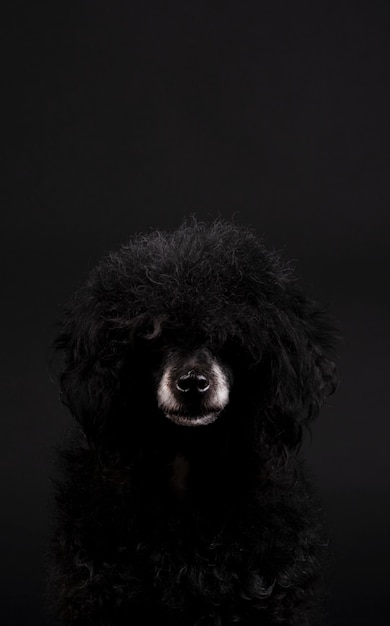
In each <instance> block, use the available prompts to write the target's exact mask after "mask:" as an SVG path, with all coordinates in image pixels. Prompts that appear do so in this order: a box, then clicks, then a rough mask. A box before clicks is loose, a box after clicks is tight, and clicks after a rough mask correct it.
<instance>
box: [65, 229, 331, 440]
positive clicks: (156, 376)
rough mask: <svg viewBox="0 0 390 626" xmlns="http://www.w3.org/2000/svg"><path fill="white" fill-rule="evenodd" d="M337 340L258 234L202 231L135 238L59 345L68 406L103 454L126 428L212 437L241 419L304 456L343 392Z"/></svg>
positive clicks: (88, 289) (97, 280) (105, 269)
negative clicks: (310, 429)
mask: <svg viewBox="0 0 390 626" xmlns="http://www.w3.org/2000/svg"><path fill="white" fill-rule="evenodd" d="M333 339H334V333H333V330H332V328H331V326H330V325H329V323H328V321H327V318H326V315H325V314H324V313H323V311H322V309H321V307H319V306H318V305H317V304H316V303H315V302H313V301H312V300H311V299H310V298H308V297H307V296H305V295H304V294H303V293H302V292H301V291H300V290H299V289H298V288H297V287H296V283H295V279H294V277H293V275H292V272H291V268H290V267H289V266H288V265H286V264H283V263H282V262H281V260H280V258H279V257H278V256H277V255H275V254H274V253H270V252H269V251H267V250H266V249H265V248H264V246H263V244H262V243H261V242H259V241H258V239H257V238H256V237H255V236H254V235H253V233H252V232H251V231H248V230H247V229H243V228H239V227H237V226H235V225H233V224H230V223H224V222H220V221H217V222H214V223H212V224H210V225H204V224H199V223H196V222H194V223H192V224H190V225H184V226H183V227H181V228H180V229H179V230H177V231H176V232H174V233H172V234H161V233H152V234H150V235H149V236H145V237H138V238H135V239H134V240H132V241H131V242H130V243H129V244H128V245H127V246H124V247H123V248H122V249H121V250H119V252H117V253H115V254H111V255H110V256H109V257H107V258H106V259H104V260H103V261H102V262H101V263H100V265H98V267H97V268H96V269H95V270H94V271H93V272H92V274H91V276H90V279H89V281H88V282H87V284H86V285H85V287H84V288H83V289H81V290H80V291H79V292H78V293H77V294H76V296H75V298H74V300H73V302H72V303H71V305H70V306H69V308H68V311H67V313H66V315H65V320H64V324H63V327H62V330H61V333H60V336H59V338H58V342H57V347H58V348H59V349H60V350H62V351H63V352H64V366H63V369H62V373H61V375H60V384H61V393H62V398H63V401H64V402H65V404H67V405H68V406H69V408H70V409H71V411H72V413H73V414H74V415H75V417H76V418H77V419H78V420H79V422H80V423H81V424H82V426H83V428H84V430H85V432H86V434H87V436H88V437H89V439H90V440H91V441H94V442H97V441H99V442H101V441H104V440H105V437H106V432H107V430H110V432H111V433H114V439H115V436H117V437H118V434H117V435H115V429H117V433H119V432H123V425H124V424H131V423H135V422H137V423H138V424H139V423H142V424H143V428H144V430H145V431H147V429H148V428H152V427H153V425H152V422H153V420H157V421H159V420H160V421H161V420H165V421H166V423H170V424H171V425H172V424H173V425H174V426H175V427H177V428H178V429H187V430H188V428H189V427H192V428H194V427H198V428H202V429H205V428H208V427H209V428H210V427H211V426H210V425H211V424H213V423H215V422H218V423H219V422H220V420H223V419H225V418H226V416H229V419H230V418H231V416H232V414H233V413H234V415H233V419H234V418H235V417H234V416H236V419H237V420H239V421H240V423H241V426H240V427H241V428H243V427H244V426H243V424H245V423H246V424H249V423H253V422H254V421H256V422H257V424H259V423H260V424H261V428H260V430H263V431H264V432H267V433H268V436H269V437H270V438H273V439H279V440H280V441H281V442H282V443H283V445H287V446H291V447H293V446H296V445H298V444H299V443H300V440H301V431H302V425H303V424H305V423H308V422H309V421H310V420H312V419H313V418H314V417H315V416H316V415H317V413H318V411H319V409H320V406H321V404H322V403H323V401H324V399H325V398H326V397H327V396H328V395H329V394H330V393H332V391H333V390H334V388H335V384H336V377H335V368H334V364H333V360H332V358H331V353H332V343H333ZM233 409H234V411H233ZM121 429H122V430H121ZM121 443H122V442H121Z"/></svg>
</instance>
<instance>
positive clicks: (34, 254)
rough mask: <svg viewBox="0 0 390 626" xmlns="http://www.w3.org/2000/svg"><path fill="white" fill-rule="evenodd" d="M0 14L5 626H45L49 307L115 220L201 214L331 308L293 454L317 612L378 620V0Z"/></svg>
mask: <svg viewBox="0 0 390 626" xmlns="http://www.w3.org/2000/svg"><path fill="white" fill-rule="evenodd" d="M2 30H3V34H2V38H1V41H2V46H3V51H2V56H1V61H2V66H3V69H2V96H1V101H2V105H4V104H5V109H3V114H2V116H1V119H2V125H3V132H2V137H3V139H2V153H3V157H4V164H3V166H2V173H3V175H4V181H3V182H2V184H1V189H2V195H3V197H4V199H3V200H2V209H1V211H2V222H3V227H2V229H1V231H2V235H3V237H4V242H3V244H2V246H1V252H2V254H3V261H2V280H1V301H2V306H1V311H2V316H3V321H2V324H1V327H2V335H3V338H2V340H1V349H2V350H1V352H2V359H1V366H2V401H4V407H3V409H2V416H1V432H2V443H3V452H2V455H1V463H2V467H1V478H2V483H3V484H2V494H3V495H2V508H1V529H0V538H1V543H2V546H1V563H2V566H3V567H4V572H3V573H2V579H1V585H0V594H1V598H0V606H1V607H2V610H3V611H4V617H3V619H1V623H2V624H4V625H6V626H8V625H9V626H11V625H12V626H21V625H22V624H23V626H24V625H26V624H29V625H30V626H35V625H38V624H43V623H44V617H43V613H42V599H41V594H42V589H43V579H44V560H43V555H44V547H45V542H46V540H47V534H48V517H49V515H48V500H49V496H50V491H51V485H50V481H49V476H50V474H51V472H52V464H53V458H54V452H53V448H54V445H55V444H56V443H58V442H60V441H62V439H63V437H64V436H65V433H66V431H67V429H68V426H69V419H68V416H67V413H66V411H65V409H63V408H62V407H61V406H60V403H59V401H58V398H57V391H56V389H55V387H54V385H53V384H51V383H50V380H49V375H48V372H47V358H48V348H49V345H50V342H51V341H52V339H53V337H54V335H55V322H56V320H57V319H58V316H59V307H60V305H61V304H62V303H64V301H65V300H66V299H67V298H68V296H69V295H70V293H71V292H72V291H73V289H74V288H75V287H76V286H77V284H78V283H79V282H80V281H81V280H82V279H83V278H84V277H85V275H86V272H87V270H88V269H89V268H91V267H92V266H93V265H94V263H95V262H96V261H97V259H98V258H99V257H100V256H101V255H102V254H103V253H105V252H107V251H108V250H110V249H112V248H115V247H117V246H118V245H119V244H120V243H121V242H123V241H125V240H126V238H127V237H128V236H129V235H130V234H133V233H135V232H139V231H145V230H148V229H150V228H151V227H158V228H170V227H173V226H177V225H178V224H179V223H180V222H181V221H182V219H183V217H184V216H187V215H190V214H191V213H196V214H197V215H198V216H199V217H200V218H207V217H214V216H217V215H219V216H222V217H230V216H232V215H234V216H235V219H236V221H238V222H241V223H243V224H247V225H250V226H252V227H253V228H255V229H256V231H257V232H258V233H259V234H260V235H262V236H264V238H265V241H266V243H267V244H268V246H269V247H272V248H277V249H281V250H282V251H283V253H284V255H285V256H286V257H287V258H293V259H296V261H295V266H296V270H297V273H298V275H299V276H300V277H301V279H302V281H303V282H304V283H305V284H306V285H307V286H308V288H309V289H311V290H312V291H313V292H315V293H316V294H317V295H318V296H319V297H320V298H321V299H322V300H323V301H325V302H326V303H328V304H329V305H330V308H331V311H332V313H333V314H334V316H335V317H336V319H337V320H338V322H339V325H340V327H341V329H342V333H343V336H344V339H343V341H342V343H341V344H340V346H339V353H340V359H339V368H340V373H341V386H340V388H339V390H338V392H337V394H336V395H335V396H333V398H332V399H331V402H330V403H329V405H328V406H327V407H326V409H325V410H324V411H323V414H322V417H321V419H320V420H319V421H318V423H317V424H316V425H315V427H314V432H313V440H312V443H311V444H310V445H309V446H308V449H307V452H306V453H307V456H308V457H309V460H310V464H311V466H312V468H313V472H314V474H315V476H316V479H317V482H318V485H319V488H320V491H321V494H322V498H323V501H324V508H325V510H326V511H327V514H328V518H329V521H330V523H331V526H332V529H333V534H334V560H333V566H332V576H331V585H330V624H331V625H333V626H339V625H340V626H341V625H343V626H345V624H348V625H349V624H350V625H351V626H352V625H353V626H359V625H363V624H364V625H365V626H367V625H368V624H369V625H370V626H371V625H372V626H382V625H385V624H386V625H387V624H388V623H390V617H389V614H388V608H387V607H388V604H389V603H388V598H387V594H388V588H389V582H390V580H389V578H390V577H389V565H388V561H389V544H390V538H389V522H390V504H389V476H390V467H389V466H390V462H389V454H388V448H389V434H390V426H389V418H390V415H389V403H388V391H389V387H390V380H389V348H390V333H389V326H388V319H387V318H388V304H389V299H390V296H389V272H388V266H389V256H390V255H389V199H390V193H389V165H390V158H389V157H390V132H389V131H390V128H389V112H390V89H389V85H390V55H389V53H390V5H389V2H387V1H384V0H383V1H380V0H369V1H366V2H360V1H356V2H353V1H352V0H351V1H343V0H341V1H338V2H311V1H309V0H307V1H303V0H298V1H296V2H292V1H291V2H287V1H284V2H278V1H276V2H273V3H271V2H270V3H268V2H267V3H265V2H264V3H262V2H255V1H252V2H232V1H224V2H222V1H218V2H211V1H210V2H205V3H202V2H199V1H196V2H195V1H192V2H189V1H186V0H182V1H176V2H170V1H166V2H160V3H159V2H155V1H149V2H140V1H131V0H127V1H124V0H123V1H119V0H112V1H110V2H108V1H106V2H104V1H103V0H95V1H92V0H91V1H90V2H82V1H80V2H77V3H73V4H72V3H69V2H67V3H65V2H46V3H45V2H27V1H26V2H24V3H23V2H17V1H16V2H13V3H12V5H11V9H10V10H9V11H8V14H5V15H3V18H2Z"/></svg>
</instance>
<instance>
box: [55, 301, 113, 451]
mask: <svg viewBox="0 0 390 626" xmlns="http://www.w3.org/2000/svg"><path fill="white" fill-rule="evenodd" d="M124 348H125V346H124V342H123V340H122V341H120V340H119V339H118V338H114V337H112V336H111V332H110V330H109V328H108V325H107V323H106V322H105V320H104V316H103V315H101V312H99V311H98V310H97V306H96V303H93V302H91V303H90V305H88V302H87V301H86V300H85V301H83V302H80V301H77V299H75V301H74V303H73V305H72V306H71V307H69V308H68V311H67V312H66V314H65V319H64V322H63V325H62V329H61V332H60V334H59V336H58V338H57V341H56V343H55V349H56V350H57V351H58V352H61V353H62V364H61V367H60V372H59V376H58V379H59V387H60V394H61V399H62V401H63V403H64V404H65V405H66V406H67V407H68V408H69V409H70V411H71V413H72V415H73V416H74V417H75V418H76V420H77V421H78V422H79V423H80V425H81V426H82V429H83V431H84V432H85V434H86V436H87V438H88V440H90V441H95V440H97V439H98V438H99V435H100V433H101V432H102V431H103V430H104V427H105V424H106V422H107V420H108V417H109V415H110V413H111V411H112V408H113V403H114V402H115V398H116V397H117V394H118V391H119V386H120V375H121V370H122V367H123V362H124Z"/></svg>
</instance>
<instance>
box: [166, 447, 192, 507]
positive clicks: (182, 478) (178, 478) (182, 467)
mask: <svg viewBox="0 0 390 626" xmlns="http://www.w3.org/2000/svg"><path fill="white" fill-rule="evenodd" d="M189 468H190V463H189V460H188V458H187V457H186V456H184V454H182V453H180V452H179V453H178V454H176V456H175V458H174V460H173V463H172V472H171V477H170V485H171V488H172V490H173V491H174V493H175V494H176V495H177V496H178V497H182V496H184V494H185V492H186V490H187V482H188V473H189Z"/></svg>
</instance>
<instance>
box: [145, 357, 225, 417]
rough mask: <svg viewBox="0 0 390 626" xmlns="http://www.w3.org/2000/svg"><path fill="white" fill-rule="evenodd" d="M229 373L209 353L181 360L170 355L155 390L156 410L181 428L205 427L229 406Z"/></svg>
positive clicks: (181, 358)
mask: <svg viewBox="0 0 390 626" xmlns="http://www.w3.org/2000/svg"><path fill="white" fill-rule="evenodd" d="M231 380H232V376H231V372H230V370H229V369H228V368H227V367H226V366H224V365H223V364H222V363H220V362H219V361H218V360H217V359H216V358H215V357H214V356H213V355H212V354H211V353H210V352H209V350H206V349H202V350H198V351H196V352H195V353H194V354H192V355H190V356H188V355H186V356H183V355H182V354H181V353H179V352H173V353H171V354H170V355H169V357H168V358H167V359H166V362H165V363H164V365H163V368H162V374H161V377H160V379H159V383H158V387H157V401H158V406H159V408H160V409H161V411H162V412H163V413H164V415H165V417H167V418H168V419H169V420H171V421H172V422H174V423H176V424H179V425H181V426H205V425H207V424H211V423H212V422H215V420H216V419H217V418H218V416H219V414H220V413H221V411H223V409H224V408H225V407H226V406H227V404H228V402H229V392H230V385H231Z"/></svg>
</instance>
